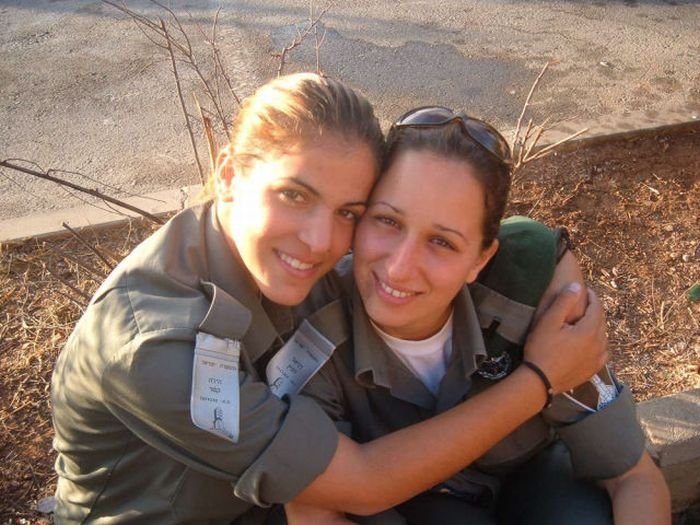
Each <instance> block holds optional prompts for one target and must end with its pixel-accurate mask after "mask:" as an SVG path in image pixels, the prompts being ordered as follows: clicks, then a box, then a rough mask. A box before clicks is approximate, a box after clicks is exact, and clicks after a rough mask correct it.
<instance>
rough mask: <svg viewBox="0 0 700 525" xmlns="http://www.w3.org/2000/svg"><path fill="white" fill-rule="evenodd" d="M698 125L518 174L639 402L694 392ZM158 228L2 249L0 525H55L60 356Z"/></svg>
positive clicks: (524, 209) (698, 320) (518, 206)
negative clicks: (99, 291) (51, 523)
mask: <svg viewBox="0 0 700 525" xmlns="http://www.w3.org/2000/svg"><path fill="white" fill-rule="evenodd" d="M699 151H700V126H695V127H694V128H691V129H686V130H685V131H683V132H680V133H678V132H676V133H674V134H658V133H657V134H655V135H648V136H644V137H638V138H635V139H627V140H617V141H607V142H604V143H598V144H594V145H590V144H589V145H588V146H586V147H583V148H579V149H575V150H571V151H567V152H560V153H558V154H557V155H553V156H550V157H548V158H546V159H543V160H541V161H537V162H536V163H533V164H531V165H529V166H527V167H526V168H525V169H524V170H523V171H522V172H521V173H519V174H518V178H517V181H516V183H515V186H514V191H513V195H512V205H511V208H510V210H509V211H510V213H511V214H512V213H519V214H526V215H530V216H532V217H535V218H537V219H540V220H542V221H544V222H546V223H548V224H550V225H565V226H567V227H568V228H569V230H570V232H571V234H572V237H573V239H574V242H575V250H576V254H577V256H578V258H579V260H580V261H581V263H582V265H583V267H584V269H585V272H586V274H587V278H588V282H589V283H590V284H591V286H592V287H593V288H594V289H595V291H596V292H597V293H598V294H599V296H600V297H601V298H602V300H603V303H604V305H605V307H606V310H607V319H608V334H609V339H610V346H611V350H612V355H613V360H614V368H615V370H616V371H617V373H618V375H619V376H620V377H621V378H622V380H623V381H625V382H626V383H627V384H629V385H630V386H631V388H632V391H633V392H634V395H635V397H636V398H637V400H639V401H641V400H645V399H649V398H651V397H657V396H662V395H666V394H671V393H675V392H680V391H684V390H687V389H691V388H697V387H700V371H699V365H700V303H697V302H695V303H693V302H691V301H690V299H689V298H688V297H687V291H688V290H689V289H690V288H691V287H692V286H693V285H694V284H697V283H699V282H700V225H699V223H698V215H699V213H698V210H699V209H700V155H698V152H699ZM153 229H154V227H153V226H151V225H149V224H142V223H139V222H133V223H131V224H129V225H127V226H123V227H120V228H119V229H117V230H114V229H113V230H110V231H103V232H84V233H83V235H84V236H85V238H86V239H87V240H88V241H89V242H90V243H91V244H93V245H95V246H97V248H98V249H99V251H100V253H101V254H103V255H104V256H105V259H106V260H105V261H102V260H100V259H98V258H97V257H96V256H95V255H94V254H93V253H92V252H91V251H90V250H88V249H87V248H86V247H85V246H83V245H82V244H80V243H79V242H78V241H77V240H76V239H74V238H64V239H56V240H52V241H47V242H42V243H37V242H36V241H32V242H26V243H24V244H19V245H12V246H2V247H1V251H0V290H1V292H0V293H2V296H1V297H0V304H1V305H2V306H1V308H0V316H1V318H2V326H0V375H1V376H2V378H3V380H2V383H0V523H3V524H9V523H12V524H14V523H47V522H48V520H47V519H46V518H42V517H41V515H40V514H38V513H37V512H36V511H35V510H34V509H35V507H36V503H37V501H39V500H40V499H41V498H42V497H45V496H49V495H51V494H52V492H53V490H54V485H55V475H54V474H53V460H54V454H53V452H52V449H51V438H52V429H51V422H50V406H49V400H48V391H49V380H50V375H51V370H52V367H53V363H54V361H55V358H56V356H57V355H58V353H59V351H60V348H61V346H62V344H63V342H64V341H65V338H66V337H67V336H68V334H69V333H70V331H71V329H72V327H73V325H74V323H75V321H76V320H77V319H78V318H79V316H80V314H81V311H82V308H83V305H85V304H86V303H87V300H88V297H89V295H90V294H91V293H92V292H93V291H94V289H95V288H96V286H97V285H98V283H99V282H100V281H101V280H102V279H103V278H104V276H105V275H106V274H107V272H108V271H109V266H111V265H113V264H114V263H115V262H116V261H118V260H119V259H120V258H122V257H123V256H124V255H126V254H127V253H128V252H129V250H130V249H131V247H133V246H134V245H135V244H136V243H137V242H138V241H139V240H140V239H142V238H143V237H145V236H146V235H148V233H149V232H150V231H152V230H153Z"/></svg>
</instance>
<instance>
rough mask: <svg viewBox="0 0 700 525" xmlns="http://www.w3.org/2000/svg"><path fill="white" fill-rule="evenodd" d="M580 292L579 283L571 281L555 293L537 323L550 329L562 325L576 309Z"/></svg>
mask: <svg viewBox="0 0 700 525" xmlns="http://www.w3.org/2000/svg"><path fill="white" fill-rule="evenodd" d="M581 293H582V289H581V284H580V283H577V282H573V283H570V284H569V285H567V286H566V287H565V288H564V289H563V290H562V291H561V292H559V293H558V294H557V296H556V298H555V299H554V302H553V303H552V305H551V306H550V307H549V308H548V309H547V311H546V312H545V313H544V314H543V315H542V317H541V318H540V320H539V322H538V324H542V325H547V327H548V328H552V329H555V328H558V327H560V326H562V325H563V324H564V323H565V322H566V319H567V318H568V317H569V315H570V314H571V313H572V312H573V311H574V310H575V309H576V305H577V304H578V303H579V298H580V296H581Z"/></svg>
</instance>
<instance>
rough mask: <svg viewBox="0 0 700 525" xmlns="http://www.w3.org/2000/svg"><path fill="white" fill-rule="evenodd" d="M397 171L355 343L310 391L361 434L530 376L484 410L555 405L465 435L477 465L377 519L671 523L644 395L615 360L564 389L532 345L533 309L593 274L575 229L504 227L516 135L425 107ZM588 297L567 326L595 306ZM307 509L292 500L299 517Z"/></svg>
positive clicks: (357, 269) (402, 136) (376, 218)
mask: <svg viewBox="0 0 700 525" xmlns="http://www.w3.org/2000/svg"><path fill="white" fill-rule="evenodd" d="M382 171H383V174H382V177H381V178H380V180H379V182H378V183H377V185H376V187H375V188H374V190H373V192H372V195H371V197H370V201H369V205H368V209H367V212H366V214H365V215H364V216H363V218H362V220H361V221H360V223H359V225H358V228H357V233H356V236H355V243H354V252H353V257H352V270H351V271H352V275H350V270H349V267H346V268H345V273H346V278H347V279H348V280H349V281H350V283H349V284H348V286H352V283H353V281H354V288H355V291H354V294H353V298H352V300H351V304H350V306H349V310H350V311H351V314H352V319H353V327H352V335H353V338H352V344H345V345H343V346H341V347H340V348H338V349H337V350H336V351H335V353H334V354H333V356H332V358H331V359H330V361H329V362H328V363H327V364H326V365H325V366H324V367H323V368H322V369H321V370H320V371H319V372H318V374H317V375H316V376H315V377H314V378H313V379H312V380H311V381H310V383H309V384H308V385H307V386H306V388H305V390H304V393H305V394H306V395H309V396H312V397H313V398H315V399H316V400H317V401H318V402H319V403H320V404H321V405H322V406H323V407H324V409H325V410H326V411H327V412H328V413H329V415H331V417H332V418H333V419H334V420H336V421H337V422H338V424H339V428H344V429H346V431H347V432H348V435H350V436H351V437H352V438H354V439H356V440H358V441H360V442H365V441H371V440H374V439H377V438H380V437H381V436H383V435H385V434H387V433H389V432H393V431H396V430H398V429H401V428H404V427H407V426H409V425H414V424H416V423H419V422H421V421H425V420H429V419H430V418H432V417H439V416H438V415H439V414H441V413H443V412H444V411H446V410H448V409H449V408H450V407H452V406H454V405H455V404H457V403H459V402H460V401H462V400H463V399H478V398H480V397H481V396H483V395H485V394H488V393H489V391H491V390H492V389H494V388H497V387H498V386H499V385H502V384H503V383H504V382H506V381H509V380H510V379H511V378H512V377H513V376H515V375H517V374H522V373H525V374H527V375H529V376H530V377H531V378H533V379H534V380H536V381H537V382H539V383H540V384H539V391H537V390H535V391H533V390H523V391H521V392H517V391H515V392H513V394H512V395H511V396H510V397H506V398H504V399H502V400H500V401H499V402H500V403H502V404H503V405H500V406H499V405H492V407H491V411H490V412H486V413H484V414H482V415H481V417H484V418H500V417H503V416H502V415H501V414H502V412H501V410H502V409H503V408H504V407H508V406H509V405H510V404H518V403H520V402H522V401H523V399H533V400H534V399H538V396H539V400H540V401H541V400H542V398H541V395H542V394H544V393H546V402H545V403H544V405H545V406H544V410H542V412H541V413H539V414H538V415H536V416H535V417H533V418H532V419H530V420H528V421H527V422H523V424H522V425H520V426H519V427H518V429H517V430H516V431H514V432H513V433H512V434H511V435H509V436H508V437H507V438H505V439H504V440H502V441H501V442H499V443H497V444H496V441H497V440H493V441H492V442H491V443H490V444H489V446H488V447H487V448H486V449H483V445H484V441H487V440H488V438H487V437H482V438H480V439H475V440H474V441H473V442H471V443H467V444H465V447H468V448H469V447H474V448H475V449H476V450H478V453H476V454H475V455H474V459H475V461H474V463H473V464H472V465H471V466H470V467H469V468H468V469H465V470H463V471H461V472H459V473H458V474H457V475H455V476H453V477H452V478H451V479H448V480H447V481H445V482H443V483H440V484H437V485H436V486H435V487H433V489H432V490H430V491H428V492H425V493H423V494H421V495H419V496H417V497H415V498H413V499H411V500H409V501H408V502H406V503H403V504H401V505H398V506H397V507H396V509H395V510H394V511H393V512H392V513H391V518H390V517H389V516H390V515H389V514H384V515H382V516H381V517H375V518H374V521H372V522H373V523H374V522H378V523H382V522H387V523H388V522H391V523H394V522H397V523H411V524H413V523H416V524H424V523H435V524H443V523H465V524H466V523H469V524H475V523H479V524H482V523H483V524H495V523H506V524H510V523H518V524H520V523H523V524H525V523H527V524H530V523H531V524H538V525H541V524H560V523H567V524H594V523H601V524H602V523H612V522H613V515H614V522H615V523H618V524H621V523H630V524H632V523H634V524H640V523H649V524H655V525H658V524H662V523H669V520H670V509H669V496H668V490H667V488H666V485H665V482H664V480H663V477H662V476H661V473H660V471H659V470H658V469H657V468H656V466H655V465H654V464H653V462H652V460H651V458H650V457H649V454H648V453H647V452H646V451H645V450H644V443H645V440H644V435H643V433H642V430H641V428H640V426H639V424H638V422H637V420H636V416H635V411H634V402H633V400H632V397H631V394H630V391H629V389H628V388H627V387H625V386H624V385H622V384H621V383H619V382H618V381H617V379H616V378H615V377H614V376H613V375H612V374H610V373H609V372H608V370H607V368H603V369H602V370H600V371H599V372H598V373H597V374H596V375H594V376H593V377H592V379H591V380H590V381H589V382H586V383H584V384H583V385H582V386H580V387H579V388H577V389H576V390H574V391H571V392H569V391H567V389H563V390H564V392H562V389H556V388H553V384H552V381H551V377H550V376H549V369H548V366H550V365H551V362H545V361H537V360H535V359H533V357H532V356H531V354H530V353H529V351H528V348H525V351H524V353H523V351H522V346H521V343H522V340H524V337H523V336H524V333H523V332H524V331H527V329H528V326H529V323H530V321H531V320H532V318H533V317H534V318H537V317H538V316H539V315H540V314H541V312H542V311H543V310H544V309H546V307H547V305H548V304H550V303H551V300H552V297H554V295H556V294H557V293H559V292H560V290H561V289H562V288H564V287H566V286H567V283H570V282H572V281H573V282H577V283H579V285H580V284H581V283H582V280H583V279H582V275H581V272H580V270H579V268H578V264H577V263H576V260H575V258H574V257H573V256H572V254H571V253H570V252H569V251H568V250H567V249H566V248H567V245H566V243H565V242H562V241H564V240H565V238H564V237H562V236H561V235H558V234H557V233H555V232H551V231H550V230H548V229H547V228H544V227H543V226H542V225H540V224H538V223H535V222H534V221H528V220H525V219H523V218H519V219H514V220H509V221H506V222H504V223H501V219H502V217H503V213H504V209H505V206H506V202H507V198H508V191H509V186H510V172H511V164H510V150H509V147H508V144H507V142H506V141H505V140H504V139H503V137H502V136H501V135H500V134H499V133H498V131H496V130H495V129H494V128H492V127H491V126H489V125H488V124H486V123H485V122H482V121H480V120H478V119H474V118H471V117H469V116H467V115H466V114H464V113H455V112H453V111H452V110H450V109H448V108H444V107H426V108H418V109H415V110H412V111H409V112H408V113H406V114H405V115H404V116H403V117H401V118H400V119H398V120H397V121H396V122H395V123H394V125H393V126H392V128H391V131H390V133H389V135H388V139H387V153H386V155H385V159H384V164H383V170H382ZM499 228H500V234H499ZM540 252H544V257H541V255H542V254H541V253H540ZM547 256H550V257H551V262H548V261H547ZM555 261H558V264H557V266H556V271H554V270H553V269H554V264H555ZM487 265H488V266H487ZM341 271H342V270H341ZM552 271H554V274H553V277H552ZM477 277H479V280H478V282H477ZM539 283H544V284H543V285H540V284H539ZM485 285H488V286H485ZM494 287H495V288H498V289H500V290H501V292H502V293H497V291H495V290H494ZM538 287H540V288H538ZM545 288H546V290H545ZM542 290H545V291H544V294H542ZM509 294H511V295H509ZM518 294H520V295H524V296H527V295H534V297H533V299H534V300H531V305H532V307H530V308H528V306H527V305H526V304H514V303H515V301H514V300H513V299H512V297H514V296H517V295H518ZM540 296H541V297H540ZM579 298H580V299H581V301H580V302H579V303H578V305H577V308H575V309H572V310H571V311H569V312H567V315H566V316H564V318H562V319H561V322H562V324H563V325H564V326H568V325H569V323H574V322H575V320H576V319H577V318H578V317H579V316H580V315H581V314H582V313H583V312H584V310H585V307H586V304H585V296H584V295H583V294H580V295H579ZM538 300H539V301H538ZM538 302H539V310H538V311H537V312H536V313H535V308H534V305H536V304H538ZM509 323H510V324H509ZM513 326H515V327H516V328H518V326H519V328H518V330H520V332H521V333H517V330H515V331H514V330H513ZM499 334H500V335H499ZM508 340H510V341H511V342H510V343H509V341H508ZM553 358H554V359H555V360H556V358H557V356H556V355H554V356H553ZM557 393H559V395H556V396H554V395H553V394H557ZM540 408H542V407H540ZM440 439H441V436H439V435H436V436H435V441H439V440H440ZM564 445H566V446H564ZM594 480H597V481H599V482H600V483H601V484H602V486H603V487H604V488H605V489H606V490H607V493H606V492H605V491H604V490H601V489H599V488H598V486H597V485H596V484H595V483H594V482H593V481H594ZM611 502H612V505H611ZM307 511H308V512H311V510H310V509H304V508H303V507H295V506H294V505H290V506H288V513H289V515H290V516H291V517H292V518H294V517H295V516H296V515H297V514H296V513H297V512H298V513H302V512H307ZM299 515H301V514H299ZM390 520H391V521H390Z"/></svg>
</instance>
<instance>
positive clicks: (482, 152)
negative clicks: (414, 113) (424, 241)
mask: <svg viewBox="0 0 700 525" xmlns="http://www.w3.org/2000/svg"><path fill="white" fill-rule="evenodd" d="M386 148H387V149H386V154H385V156H384V162H383V165H382V173H384V172H386V170H388V169H389V167H390V166H391V165H392V163H393V162H394V161H395V160H396V158H397V157H398V156H399V155H401V154H402V153H405V152H407V151H428V152H431V153H434V154H436V155H441V156H445V157H447V158H449V159H454V160H457V161H463V162H466V163H468V164H469V166H470V167H471V168H472V169H473V170H474V174H475V176H476V178H477V180H478V181H479V182H480V183H481V186H482V187H483V189H484V195H485V199H484V201H485V202H484V209H485V212H484V225H483V236H484V238H483V241H482V246H483V247H484V248H487V247H489V246H490V245H491V243H492V242H493V240H494V239H495V238H496V237H497V236H498V229H499V225H500V222H501V219H502V218H503V213H504V212H505V207H506V203H507V202H508V192H509V191H510V175H511V172H510V167H509V166H508V165H506V164H504V163H503V162H501V161H499V160H498V159H497V158H496V157H495V156H494V155H493V154H492V153H490V152H488V151H487V150H486V149H484V148H483V147H482V146H480V145H479V144H478V143H476V142H475V141H474V140H472V139H471V138H470V137H469V136H468V135H467V134H466V133H464V131H463V130H462V126H461V124H460V123H459V122H458V121H454V122H449V123H447V124H445V125H444V126H439V127H431V128H411V127H402V128H392V129H391V131H390V132H389V135H388V137H387V145H386Z"/></svg>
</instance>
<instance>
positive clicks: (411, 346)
mask: <svg viewBox="0 0 700 525" xmlns="http://www.w3.org/2000/svg"><path fill="white" fill-rule="evenodd" d="M372 326H373V327H374V329H375V330H376V331H377V334H379V337H381V338H382V340H383V341H384V342H385V343H386V345H387V346H388V347H389V348H391V351H392V352H394V354H395V355H396V357H398V358H399V359H400V360H401V362H402V363H403V364H404V365H406V367H407V368H408V369H409V370H410V371H411V372H413V375H415V376H416V377H417V378H418V379H420V380H421V382H422V383H423V384H424V385H425V386H426V387H427V388H428V390H430V391H431V392H432V393H433V395H435V396H437V394H438V391H439V390H440V382H441V381H442V378H443V377H444V376H445V372H446V371H447V363H448V361H449V359H450V355H451V354H452V313H450V317H449V318H448V319H447V321H446V322H445V324H444V325H443V327H442V328H441V329H440V331H439V332H438V333H436V334H435V335H433V336H431V337H428V338H427V339H422V340H420V341H411V340H407V339H399V338H397V337H394V336H391V335H389V334H387V333H386V332H384V331H383V330H382V329H381V328H379V327H378V326H377V325H376V324H374V323H372Z"/></svg>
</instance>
